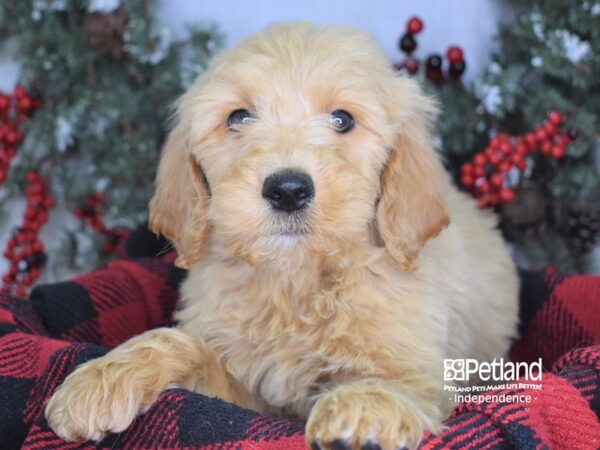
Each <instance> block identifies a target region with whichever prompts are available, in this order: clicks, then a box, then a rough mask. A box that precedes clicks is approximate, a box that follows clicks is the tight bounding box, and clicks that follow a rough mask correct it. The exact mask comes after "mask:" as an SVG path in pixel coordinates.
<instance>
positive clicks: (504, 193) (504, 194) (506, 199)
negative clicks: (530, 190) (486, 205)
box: [500, 188, 515, 203]
mask: <svg viewBox="0 0 600 450" xmlns="http://www.w3.org/2000/svg"><path fill="white" fill-rule="evenodd" d="M514 199H515V191H513V190H512V189H510V188H503V189H502V190H501V191H500V201H501V202H502V203H510V202H512V201H513V200H514Z"/></svg>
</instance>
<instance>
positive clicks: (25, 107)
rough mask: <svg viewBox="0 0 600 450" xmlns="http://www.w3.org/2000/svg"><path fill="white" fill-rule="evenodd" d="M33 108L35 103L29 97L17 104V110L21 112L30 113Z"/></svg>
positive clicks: (21, 99)
mask: <svg viewBox="0 0 600 450" xmlns="http://www.w3.org/2000/svg"><path fill="white" fill-rule="evenodd" d="M32 108H33V102H32V101H31V99H30V98H29V97H23V98H20V99H19V101H18V102H17V110H18V111H19V112H28V111H30V110H31V109H32Z"/></svg>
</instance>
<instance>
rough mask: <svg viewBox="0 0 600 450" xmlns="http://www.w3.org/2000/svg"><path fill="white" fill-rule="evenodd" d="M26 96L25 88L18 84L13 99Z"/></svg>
mask: <svg viewBox="0 0 600 450" xmlns="http://www.w3.org/2000/svg"><path fill="white" fill-rule="evenodd" d="M26 95H27V92H25V88H24V87H23V86H21V85H20V84H18V85H17V86H16V87H15V97H17V98H23V97H25V96H26Z"/></svg>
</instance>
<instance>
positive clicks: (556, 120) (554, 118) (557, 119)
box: [548, 111, 563, 125]
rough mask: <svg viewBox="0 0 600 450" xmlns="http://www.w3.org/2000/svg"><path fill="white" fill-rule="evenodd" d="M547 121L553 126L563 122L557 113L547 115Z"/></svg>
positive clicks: (552, 112) (551, 112)
mask: <svg viewBox="0 0 600 450" xmlns="http://www.w3.org/2000/svg"><path fill="white" fill-rule="evenodd" d="M548 120H549V121H550V123H553V124H554V125H559V124H560V123H561V122H562V121H563V116H562V114H561V113H559V112H558V111H550V112H549V113H548Z"/></svg>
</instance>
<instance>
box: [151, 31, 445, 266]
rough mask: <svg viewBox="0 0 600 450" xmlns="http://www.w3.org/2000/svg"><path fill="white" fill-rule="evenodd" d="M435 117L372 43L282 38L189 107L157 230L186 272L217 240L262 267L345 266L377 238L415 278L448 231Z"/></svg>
mask: <svg viewBox="0 0 600 450" xmlns="http://www.w3.org/2000/svg"><path fill="white" fill-rule="evenodd" d="M432 110H433V108H432V106H431V103H430V101H429V100H428V99H427V98H425V97H423V96H422V95H421V94H420V93H419V90H418V87H417V86H416V85H414V84H413V83H412V82H410V81H409V80H405V79H400V78H397V77H396V76H395V75H394V74H393V73H392V71H391V69H390V68H389V64H388V62H387V61H386V60H385V58H384V57H383V56H382V55H381V54H380V52H379V50H378V49H377V48H376V47H375V46H374V45H373V43H372V42H371V41H370V40H369V39H368V38H367V37H365V36H364V35H362V34H360V33H357V32H355V31H352V30H347V29H336V28H321V29H319V28H314V27H311V26H310V25H306V24H300V25H291V26H280V27H275V28H271V29H269V30H267V31H266V32H264V33H261V34H257V35H255V36H253V37H251V38H250V39H249V40H247V41H246V42H244V43H243V44H242V45H241V46H240V47H238V48H237V49H234V50H233V51H230V52H229V53H227V54H224V55H222V56H221V57H219V58H216V59H215V60H214V61H213V62H212V64H211V66H210V67H209V69H208V70H207V71H206V72H205V73H204V74H203V75H202V76H201V77H200V78H199V79H198V80H197V82H196V83H195V85H194V86H193V87H192V88H191V89H190V91H189V92H188V93H186V94H185V95H184V96H183V97H182V98H181V99H180V101H179V104H178V110H177V114H178V116H177V123H176V125H175V128H174V129H173V131H172V132H171V135H170V136H169V139H168V141H167V144H166V146H165V149H164V151H163V156H162V159H161V165H160V167H159V174H158V178H157V191H156V194H155V197H154V198H153V200H152V202H151V211H150V212H151V227H152V228H153V229H154V230H155V231H160V232H163V233H164V234H165V235H166V236H167V237H169V238H170V239H171V240H173V241H174V243H175V246H176V247H177V250H178V252H179V255H180V258H179V264H180V265H182V266H186V267H189V266H190V265H192V264H193V263H194V262H196V261H197V260H198V259H199V258H200V256H201V251H202V247H203V245H204V243H205V241H206V239H207V238H208V237H209V235H211V234H212V236H210V238H212V239H214V240H215V242H218V243H219V245H221V246H222V247H223V248H224V249H225V251H226V252H228V253H230V254H233V255H235V256H236V257H238V258H240V259H243V260H245V261H246V262H248V263H250V264H253V265H258V264H263V263H269V262H277V261H279V260H281V258H286V259H287V260H289V259H290V258H291V257H293V258H307V257H312V256H315V255H335V254H343V253H344V252H345V251H347V249H348V248H349V247H350V246H353V245H356V244H357V243H359V242H364V241H367V240H369V239H372V237H373V234H374V230H375V227H377V229H378V231H379V233H380V235H381V237H382V238H383V240H384V241H385V243H386V246H387V248H388V250H389V251H390V253H391V254H392V255H393V256H394V258H395V259H396V260H398V262H399V263H400V264H401V265H403V266H404V267H405V268H406V269H410V268H411V267H412V264H413V261H414V259H415V258H416V254H417V253H418V249H419V248H420V247H421V246H422V245H423V243H424V242H425V241H426V240H427V239H428V238H429V237H431V236H433V235H435V234H437V233H438V232H439V231H440V229H441V228H443V226H444V225H445V224H446V223H447V215H446V211H445V207H444V204H443V201H442V199H441V196H440V195H439V188H438V182H439V180H440V177H442V176H443V174H442V173H441V171H442V169H441V168H440V164H439V162H438V161H437V159H436V158H435V156H434V155H433V151H432V150H431V149H430V147H429V142H428V141H429V139H428V136H427V122H426V120H427V114H429V113H430V112H431V111H432ZM424 202H425V203H424Z"/></svg>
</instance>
